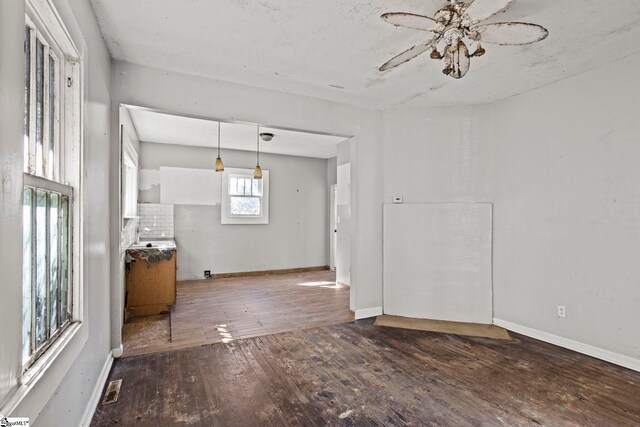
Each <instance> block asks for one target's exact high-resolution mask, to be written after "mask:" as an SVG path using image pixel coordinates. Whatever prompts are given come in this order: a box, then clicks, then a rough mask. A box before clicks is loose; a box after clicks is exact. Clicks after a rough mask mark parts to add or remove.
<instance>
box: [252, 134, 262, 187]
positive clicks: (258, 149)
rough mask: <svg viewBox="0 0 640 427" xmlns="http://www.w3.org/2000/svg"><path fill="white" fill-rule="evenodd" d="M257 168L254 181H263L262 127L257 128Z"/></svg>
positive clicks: (254, 171) (254, 172)
mask: <svg viewBox="0 0 640 427" xmlns="http://www.w3.org/2000/svg"><path fill="white" fill-rule="evenodd" d="M256 147H257V150H256V168H255V169H254V170H253V178H254V179H262V168H261V167H260V126H258V127H257V132H256Z"/></svg>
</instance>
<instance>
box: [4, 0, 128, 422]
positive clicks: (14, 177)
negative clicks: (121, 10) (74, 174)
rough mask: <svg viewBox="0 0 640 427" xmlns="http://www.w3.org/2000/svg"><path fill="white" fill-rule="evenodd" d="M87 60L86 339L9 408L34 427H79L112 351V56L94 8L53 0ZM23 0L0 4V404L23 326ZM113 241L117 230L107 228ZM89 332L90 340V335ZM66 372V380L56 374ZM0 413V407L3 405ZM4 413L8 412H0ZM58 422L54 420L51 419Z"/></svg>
mask: <svg viewBox="0 0 640 427" xmlns="http://www.w3.org/2000/svg"><path fill="white" fill-rule="evenodd" d="M54 4H55V5H56V7H57V9H58V12H59V13H60V15H61V17H62V19H63V21H64V22H65V24H66V26H67V29H68V30H69V32H70V34H71V37H72V38H73V40H74V42H75V43H76V45H77V46H78V47H79V48H80V50H82V51H83V58H84V60H85V74H84V77H85V81H86V86H85V117H84V118H85V127H84V152H83V157H84V180H83V185H84V194H85V199H84V204H83V209H84V212H83V222H84V254H83V256H84V272H83V273H84V281H85V283H88V282H90V286H88V287H87V292H85V294H84V295H83V300H84V307H85V309H86V311H85V317H84V323H83V326H82V330H83V331H86V332H84V333H83V334H85V335H84V337H85V338H84V339H86V343H85V342H81V343H79V344H80V345H79V346H78V351H79V353H78V356H77V357H70V355H71V354H72V352H68V351H65V352H63V353H62V355H61V357H60V358H59V359H58V360H57V361H56V363H54V364H53V365H52V366H51V367H50V368H49V370H48V371H47V373H46V374H45V376H43V377H42V379H41V380H38V381H37V383H36V384H35V385H34V386H33V387H32V388H29V391H28V394H27V395H26V397H25V398H24V399H22V401H21V402H19V404H18V405H17V407H16V408H15V410H14V411H13V414H14V415H16V416H18V415H20V416H29V417H31V421H32V423H33V424H35V425H50V424H52V423H60V422H64V423H65V424H66V425H79V424H80V422H81V419H82V417H83V415H84V412H85V409H86V408H87V405H88V404H89V403H90V399H91V398H92V396H94V394H93V393H94V391H95V390H96V389H100V388H101V386H102V384H101V383H100V382H101V381H102V378H101V374H102V373H103V367H104V366H105V362H106V361H108V357H109V350H110V346H109V330H110V329H109V328H110V311H109V304H108V301H109V284H110V282H109V277H110V275H109V256H110V253H109V245H110V233H109V205H110V201H109V198H108V194H109V179H108V177H109V150H110V145H111V140H110V137H111V135H110V132H111V130H110V123H109V105H110V59H109V54H108V52H107V50H106V47H105V44H104V42H103V40H102V35H101V33H100V31H99V28H98V24H97V22H96V20H95V17H94V15H93V12H92V9H91V6H90V4H89V3H88V2H86V1H80V0H68V1H67V0H54ZM23 37H24V2H22V1H9V2H4V1H3V2H0V56H1V57H2V61H0V81H2V84H1V85H0V130H1V137H0V158H1V159H2V161H1V166H0V168H1V169H0V173H1V174H2V183H3V185H2V193H1V194H2V201H1V206H2V209H0V217H1V220H0V233H1V235H2V239H3V244H2V245H0V251H1V252H0V253H1V255H2V256H0V268H1V270H2V277H3V279H2V280H1V281H0V289H1V292H2V298H1V299H0V308H1V310H2V327H1V328H0V341H1V342H2V346H1V347H2V350H1V351H0V407H2V405H3V402H6V399H7V398H8V397H10V393H12V392H13V391H14V390H16V388H17V383H16V381H17V376H18V374H19V366H20V355H19V353H18V352H17V349H18V344H19V342H20V329H21V319H20V317H21V314H20V308H21V297H22V295H21V287H20V283H21V264H22V260H21V258H22V251H21V250H19V248H20V247H21V242H22V237H21V232H20V230H21V228H22V227H21V220H20V218H21V215H22V202H21V193H22V165H23V159H22V144H21V141H22V135H21V134H22V108H21V107H19V106H20V105H22V102H23V100H22V89H21V88H22V75H23V72H24V68H23V67H24V64H23V58H22V45H23ZM112 236H114V240H115V241H116V244H117V243H118V239H117V236H118V234H117V232H116V233H114V234H112ZM87 337H88V338H87ZM60 378H63V379H60ZM0 412H3V410H2V409H0ZM3 415H6V414H3ZM54 420H55V421H54Z"/></svg>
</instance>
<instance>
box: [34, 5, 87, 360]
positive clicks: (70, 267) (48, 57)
mask: <svg viewBox="0 0 640 427" xmlns="http://www.w3.org/2000/svg"><path fill="white" fill-rule="evenodd" d="M26 6H27V7H26V11H27V14H26V17H25V31H24V99H25V103H24V138H23V146H24V199H23V263H22V266H23V273H22V276H23V280H22V289H23V310H22V313H23V319H22V320H23V322H22V323H23V327H22V363H23V369H24V370H27V369H29V368H30V367H31V366H32V365H33V364H34V363H35V362H36V361H37V360H38V358H40V357H41V356H42V355H43V354H45V353H46V351H47V349H48V348H50V347H51V346H52V344H53V343H54V342H55V341H56V340H57V339H58V338H59V337H61V336H62V335H63V334H64V332H65V330H66V329H67V328H68V327H69V326H70V325H71V324H72V323H73V322H74V321H76V320H79V311H78V309H77V307H75V305H76V301H77V298H76V295H75V294H76V292H74V290H75V289H77V286H78V282H79V281H80V280H79V272H78V270H79V268H78V267H79V264H78V263H79V261H78V260H79V245H80V243H79V234H80V233H79V229H80V223H79V216H80V215H79V213H80V211H79V194H80V170H81V167H80V165H81V163H80V162H81V150H80V147H81V144H80V136H81V135H80V133H81V130H80V129H81V126H80V101H81V88H80V64H79V59H78V58H79V54H78V51H77V49H76V48H75V46H74V45H73V42H72V41H71V39H70V37H69V35H68V33H67V31H66V30H65V28H64V26H63V24H62V22H61V21H60V19H59V17H58V15H57V13H56V12H55V10H54V9H53V7H52V6H51V5H50V3H49V2H46V1H43V0H29V1H27V2H26Z"/></svg>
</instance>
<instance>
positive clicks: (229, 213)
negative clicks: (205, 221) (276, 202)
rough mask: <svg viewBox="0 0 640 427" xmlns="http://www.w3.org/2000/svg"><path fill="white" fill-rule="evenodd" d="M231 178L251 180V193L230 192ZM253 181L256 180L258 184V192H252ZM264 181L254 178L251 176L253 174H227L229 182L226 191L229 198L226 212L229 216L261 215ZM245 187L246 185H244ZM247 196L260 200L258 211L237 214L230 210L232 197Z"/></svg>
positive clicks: (250, 216) (246, 216)
mask: <svg viewBox="0 0 640 427" xmlns="http://www.w3.org/2000/svg"><path fill="white" fill-rule="evenodd" d="M232 179H236V180H238V179H243V180H245V181H246V180H249V181H250V182H251V194H231V180H232ZM254 181H257V182H258V183H259V184H260V192H259V193H260V194H253V183H254ZM263 187H264V182H263V180H262V179H255V178H254V177H253V175H240V174H235V173H234V174H229V183H228V188H227V191H228V192H229V195H228V198H229V203H228V209H229V210H228V212H227V215H228V216H229V217H234V218H258V217H261V216H262V211H263V205H264V202H263V197H264V190H263ZM245 188H246V185H245ZM240 197H241V198H249V199H258V200H259V201H260V212H259V213H257V214H238V213H235V214H234V213H233V212H231V209H232V203H231V200H232V199H234V198H240Z"/></svg>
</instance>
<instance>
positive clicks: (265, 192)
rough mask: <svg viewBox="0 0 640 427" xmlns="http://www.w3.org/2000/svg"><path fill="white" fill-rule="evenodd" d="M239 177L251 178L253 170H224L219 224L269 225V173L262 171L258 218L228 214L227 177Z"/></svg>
mask: <svg viewBox="0 0 640 427" xmlns="http://www.w3.org/2000/svg"><path fill="white" fill-rule="evenodd" d="M231 175H241V176H247V177H253V169H240V168H225V169H224V172H223V173H222V184H221V185H222V188H221V191H220V196H221V197H220V198H221V203H220V223H221V224H227V225H230V224H236V225H237V224H269V171H268V170H266V169H263V170H262V202H261V212H260V215H259V216H254V215H230V214H229V176H231Z"/></svg>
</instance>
